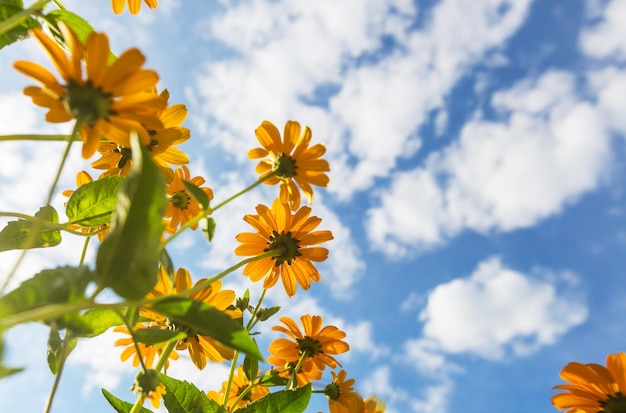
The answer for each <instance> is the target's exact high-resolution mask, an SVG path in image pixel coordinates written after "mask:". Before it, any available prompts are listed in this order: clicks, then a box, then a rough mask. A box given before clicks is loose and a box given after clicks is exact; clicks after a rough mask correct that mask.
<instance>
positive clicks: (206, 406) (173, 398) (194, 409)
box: [159, 374, 225, 413]
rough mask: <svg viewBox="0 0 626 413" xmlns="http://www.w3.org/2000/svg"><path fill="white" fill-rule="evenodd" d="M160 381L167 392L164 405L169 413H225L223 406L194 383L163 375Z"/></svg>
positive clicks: (164, 396)
mask: <svg viewBox="0 0 626 413" xmlns="http://www.w3.org/2000/svg"><path fill="white" fill-rule="evenodd" d="M159 379H160V380H161V383H163V385H164V386H165V389H166V390H167V392H166V393H165V394H164V395H163V403H164V404H165V407H166V408H167V411H168V412H169V413H225V410H224V408H223V407H222V406H220V405H219V404H218V403H217V402H215V401H214V400H211V399H209V398H208V397H207V395H206V394H205V393H204V392H202V391H200V390H198V388H197V387H196V386H194V385H193V384H192V383H189V382H187V381H180V380H176V379H173V378H171V377H168V376H165V375H163V374H159Z"/></svg>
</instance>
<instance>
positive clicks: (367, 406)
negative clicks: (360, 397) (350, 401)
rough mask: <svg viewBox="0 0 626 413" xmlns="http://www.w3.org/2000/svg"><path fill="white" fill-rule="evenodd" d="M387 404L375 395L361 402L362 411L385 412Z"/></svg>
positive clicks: (366, 412)
mask: <svg viewBox="0 0 626 413" xmlns="http://www.w3.org/2000/svg"><path fill="white" fill-rule="evenodd" d="M386 409H387V406H386V405H385V403H383V401H382V400H380V399H379V398H378V397H376V396H370V397H368V398H367V399H365V401H364V402H363V413H385V410H386Z"/></svg>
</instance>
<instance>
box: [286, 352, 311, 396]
mask: <svg viewBox="0 0 626 413" xmlns="http://www.w3.org/2000/svg"><path fill="white" fill-rule="evenodd" d="M307 357H308V353H307V352H306V351H304V352H303V353H302V355H301V356H300V358H299V359H298V363H297V364H296V367H294V368H293V372H292V373H291V377H290V378H289V381H288V382H287V387H286V390H291V389H295V388H296V387H298V372H299V371H300V367H302V363H304V359H305V358H307Z"/></svg>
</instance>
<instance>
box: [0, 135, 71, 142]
mask: <svg viewBox="0 0 626 413" xmlns="http://www.w3.org/2000/svg"><path fill="white" fill-rule="evenodd" d="M70 138H71V136H70V135H1V136H0V142H3V141H47V142H63V141H67V140H68V139H70Z"/></svg>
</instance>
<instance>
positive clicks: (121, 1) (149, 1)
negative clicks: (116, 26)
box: [111, 0, 158, 14]
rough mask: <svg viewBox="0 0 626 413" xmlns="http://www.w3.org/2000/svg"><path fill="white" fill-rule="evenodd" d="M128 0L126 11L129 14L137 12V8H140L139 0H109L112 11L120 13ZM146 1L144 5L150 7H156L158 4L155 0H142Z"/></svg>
mask: <svg viewBox="0 0 626 413" xmlns="http://www.w3.org/2000/svg"><path fill="white" fill-rule="evenodd" d="M127 2H128V11H130V13H131V14H137V13H139V9H141V0H111V6H112V7H113V13H115V14H120V13H122V12H123V11H124V7H126V3H127ZM143 2H144V3H146V6H148V7H150V8H151V9H156V8H157V6H158V1H157V0H143Z"/></svg>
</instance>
